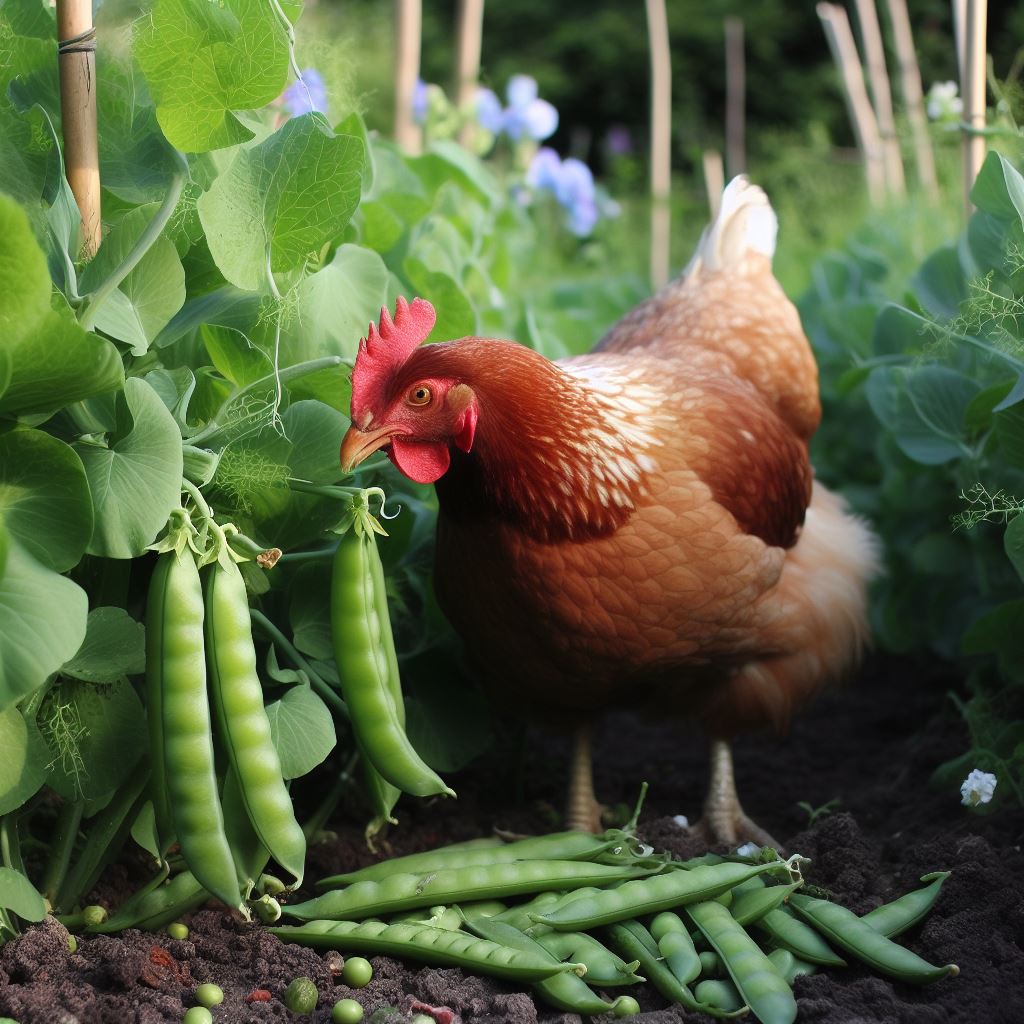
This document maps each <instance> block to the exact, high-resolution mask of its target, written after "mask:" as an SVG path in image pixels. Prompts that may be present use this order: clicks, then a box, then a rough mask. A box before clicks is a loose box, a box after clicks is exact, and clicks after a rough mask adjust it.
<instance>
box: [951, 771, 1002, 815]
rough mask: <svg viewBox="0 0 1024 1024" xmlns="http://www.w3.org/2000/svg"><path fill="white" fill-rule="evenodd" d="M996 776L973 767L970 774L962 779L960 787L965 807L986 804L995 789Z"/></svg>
mask: <svg viewBox="0 0 1024 1024" xmlns="http://www.w3.org/2000/svg"><path fill="white" fill-rule="evenodd" d="M996 782H997V779H996V777H995V776H994V775H993V774H992V773H991V772H983V771H980V770H979V769H977V768H975V769H974V771H973V772H971V774H970V775H968V776H967V778H966V779H964V782H963V785H962V786H961V787H960V796H961V797H962V798H963V799H962V801H961V802H962V803H963V805H964V806H965V807H977V806H978V804H987V803H988V802H989V801H990V800H991V799H992V794H993V793H994V792H995V791H996Z"/></svg>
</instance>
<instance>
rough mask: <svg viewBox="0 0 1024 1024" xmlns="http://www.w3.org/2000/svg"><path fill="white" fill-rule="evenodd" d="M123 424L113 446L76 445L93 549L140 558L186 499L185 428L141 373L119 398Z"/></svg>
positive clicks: (92, 551)
mask: <svg viewBox="0 0 1024 1024" xmlns="http://www.w3.org/2000/svg"><path fill="white" fill-rule="evenodd" d="M118 424H119V429H118V430H117V431H116V432H115V433H114V434H113V435H112V436H111V438H110V440H109V445H110V446H109V447H107V448H104V447H100V446H99V445H92V444H83V443H79V444H78V445H76V448H77V450H78V453H79V455H80V456H81V457H82V463H83V464H84V466H85V472H86V475H87V476H88V478H89V488H90V490H91V491H92V501H93V506H94V507H95V509H96V527H95V530H94V533H93V537H92V541H91V543H90V544H89V553H90V554H93V555H100V556H102V557H104V558H135V557H137V556H138V555H141V554H142V553H143V552H144V551H145V550H146V548H147V546H148V545H149V544H151V543H152V542H153V539H154V538H155V537H156V535H157V534H158V533H159V532H160V530H161V529H163V527H164V525H165V524H166V522H167V517H168V516H169V515H170V513H171V510H172V509H175V508H177V507H178V504H179V502H180V498H181V472H182V455H181V432H180V431H179V429H178V425H177V424H176V423H175V422H174V417H173V416H172V415H171V414H170V413H169V412H168V411H167V409H166V407H165V406H164V404H163V402H161V401H160V397H159V395H157V393H156V392H155V391H154V390H153V389H152V388H151V387H150V386H149V385H148V384H146V382H145V381H143V380H140V379H139V378H137V377H132V378H129V379H128V380H127V381H125V386H124V393H123V394H122V395H120V396H119V397H118ZM72 653H74V652H72Z"/></svg>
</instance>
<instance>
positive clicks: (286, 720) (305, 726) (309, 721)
mask: <svg viewBox="0 0 1024 1024" xmlns="http://www.w3.org/2000/svg"><path fill="white" fill-rule="evenodd" d="M267 716H268V717H269V718H270V735H271V737H272V738H273V740H274V746H275V747H276V748H277V755H278V757H280V758H281V774H282V775H283V776H284V777H285V778H286V779H297V778H299V777H300V776H301V775H305V774H306V773H307V772H311V771H312V770H313V769H314V768H315V767H316V766H317V765H318V764H320V763H321V762H322V761H323V760H325V759H326V757H327V756H328V755H329V754H330V752H331V751H332V750H333V749H334V745H335V743H337V736H336V735H335V732H334V720H333V719H332V718H331V713H330V711H329V710H328V709H327V705H326V704H324V702H323V701H322V700H321V699H320V698H319V697H318V696H317V695H316V694H315V693H314V692H313V690H312V689H311V688H310V687H309V686H302V685H296V686H292V687H289V689H288V690H287V692H286V693H285V694H284V696H283V697H281V699H280V700H275V701H274V702H273V703H271V704H268V705H267Z"/></svg>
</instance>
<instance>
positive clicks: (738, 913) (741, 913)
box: [729, 882, 801, 928]
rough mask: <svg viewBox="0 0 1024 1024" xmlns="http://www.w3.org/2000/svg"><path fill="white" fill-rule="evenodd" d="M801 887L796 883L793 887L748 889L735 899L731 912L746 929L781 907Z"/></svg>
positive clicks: (774, 886) (779, 886) (730, 908)
mask: <svg viewBox="0 0 1024 1024" xmlns="http://www.w3.org/2000/svg"><path fill="white" fill-rule="evenodd" d="M800 885H801V883H800V882H794V883H793V884H792V885H767V886H763V887H762V888H759V889H748V890H747V891H746V892H744V893H741V894H740V895H739V896H736V897H735V898H734V899H733V901H732V904H731V906H730V907H729V912H730V913H731V914H732V916H733V918H735V920H736V923H737V924H738V925H741V926H742V927H744V928H746V927H748V926H749V925H752V924H753V923H754V922H755V921H760V920H761V918H762V917H764V916H765V914H770V913H771V912H772V911H773V910H777V909H778V908H779V907H781V906H782V904H783V903H785V902H786V900H788V899H789V897H790V894H791V893H793V892H795V891H796V890H797V889H798V888H799V887H800Z"/></svg>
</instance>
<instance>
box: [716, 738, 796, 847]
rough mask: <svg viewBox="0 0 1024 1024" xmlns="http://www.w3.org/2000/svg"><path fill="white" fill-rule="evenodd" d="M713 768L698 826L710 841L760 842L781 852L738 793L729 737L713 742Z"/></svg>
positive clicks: (721, 842) (729, 842) (734, 844)
mask: <svg viewBox="0 0 1024 1024" xmlns="http://www.w3.org/2000/svg"><path fill="white" fill-rule="evenodd" d="M710 767H711V779H710V781H709V783H708V795H707V797H706V798H705V800H704V814H703V816H702V817H701V820H700V822H699V823H698V824H697V826H696V827H697V829H698V830H699V831H700V832H701V833H703V835H704V837H705V838H706V839H707V841H708V842H709V843H711V844H719V843H720V844H723V845H727V846H736V845H737V844H738V843H757V845H758V846H772V847H774V848H775V849H776V850H780V851H781V849H782V848H781V846H780V845H779V844H778V843H777V842H776V841H775V840H774V839H773V838H772V837H771V836H770V835H769V834H768V833H767V832H766V831H765V830H764V829H763V828H761V826H760V825H758V824H757V823H756V822H753V821H751V820H750V818H748V817H747V816H746V814H744V813H743V808H742V807H741V806H740V799H739V797H738V796H737V794H736V777H735V775H734V773H733V766H732V747H731V745H730V744H729V741H728V740H712V741H711V755H710Z"/></svg>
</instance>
